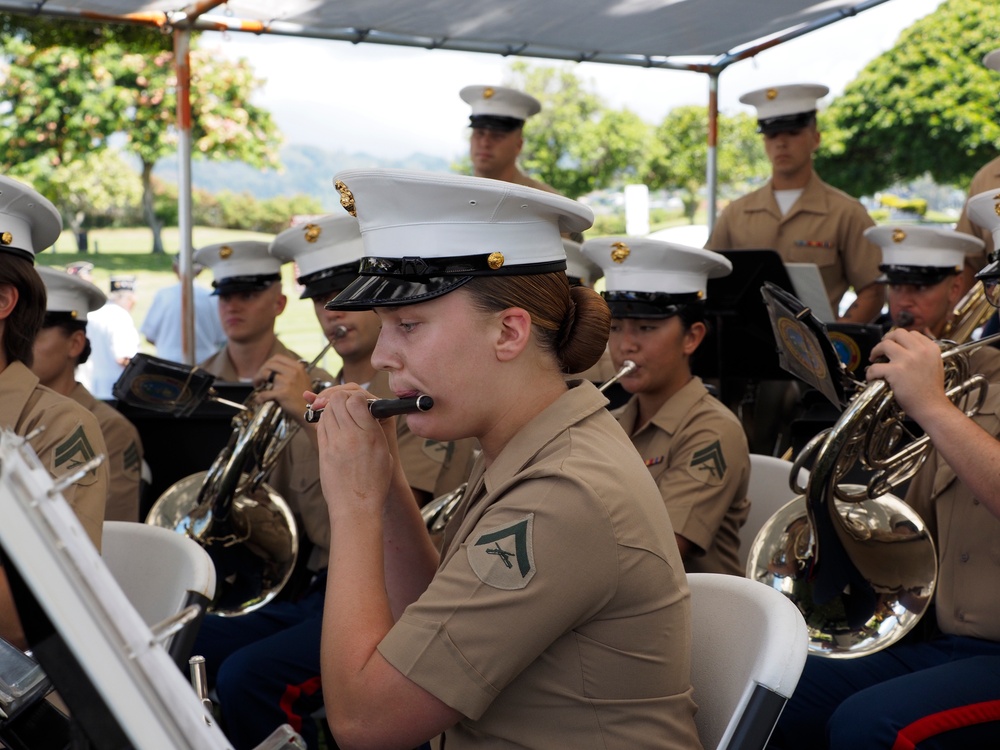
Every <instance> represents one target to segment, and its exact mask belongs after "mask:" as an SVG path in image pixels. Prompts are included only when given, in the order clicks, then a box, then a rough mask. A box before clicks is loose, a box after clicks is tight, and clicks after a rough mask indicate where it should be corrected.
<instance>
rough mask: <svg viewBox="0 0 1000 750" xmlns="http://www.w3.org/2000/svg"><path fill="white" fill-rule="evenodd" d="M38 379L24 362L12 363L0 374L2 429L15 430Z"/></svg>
mask: <svg viewBox="0 0 1000 750" xmlns="http://www.w3.org/2000/svg"><path fill="white" fill-rule="evenodd" d="M37 385H38V377H37V376H36V375H35V373H33V372H32V371H31V370H29V369H28V368H27V367H26V366H25V365H24V364H23V363H22V362H11V363H10V364H9V365H7V367H6V368H4V371H3V372H0V427H4V428H7V429H13V428H14V427H15V426H16V424H17V420H18V418H19V417H20V416H21V412H22V411H23V409H24V405H25V404H26V403H27V402H28V398H29V396H31V392H32V391H33V390H35V386H37Z"/></svg>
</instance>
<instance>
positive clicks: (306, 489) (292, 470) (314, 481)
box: [199, 339, 333, 570]
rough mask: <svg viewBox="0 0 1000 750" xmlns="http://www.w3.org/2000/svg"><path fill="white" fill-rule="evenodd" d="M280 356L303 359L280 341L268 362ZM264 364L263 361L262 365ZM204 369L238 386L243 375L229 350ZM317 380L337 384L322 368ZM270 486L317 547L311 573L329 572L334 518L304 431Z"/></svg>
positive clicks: (315, 373) (278, 465)
mask: <svg viewBox="0 0 1000 750" xmlns="http://www.w3.org/2000/svg"><path fill="white" fill-rule="evenodd" d="M276 354H283V355H285V356H286V357H291V358H292V359H301V358H300V357H299V355H298V354H296V353H295V352H293V351H292V350H291V349H288V348H287V347H286V346H285V345H284V344H282V343H281V342H280V341H279V340H278V339H275V340H274V346H273V347H271V351H269V352H268V353H267V356H266V357H265V358H264V359H265V360H267V359H270V358H271V357H273V356H274V355H276ZM261 364H263V361H262V362H261ZM199 366H200V367H202V368H204V369H205V370H207V371H208V372H210V373H211V374H212V375H215V376H216V377H217V378H219V379H220V380H223V381H230V382H237V381H239V375H238V374H237V372H236V367H235V365H233V362H232V360H231V359H230V358H229V350H228V349H227V348H226V347H223V348H222V349H221V350H219V351H218V352H216V353H215V354H213V355H212V356H211V357H209V358H208V359H206V360H205V361H204V362H202V363H201V364H200V365H199ZM310 374H311V375H312V377H313V379H319V380H333V376H332V375H331V374H330V373H328V372H326V371H325V370H322V369H320V368H315V369H313V371H312V372H311V373H310ZM267 483H268V484H269V485H270V486H271V487H273V488H274V490H275V491H276V492H277V493H278V494H279V495H281V496H282V497H283V498H284V499H285V502H287V503H288V506H289V507H290V508H291V509H292V512H293V513H295V514H296V515H297V516H298V517H299V518H300V519H301V521H302V528H303V530H304V531H305V533H306V536H308V537H309V541H311V542H312V543H313V546H314V549H313V552H312V556H311V557H310V559H309V563H308V566H309V569H310V570H320V569H321V568H325V567H326V564H327V559H328V558H329V556H330V516H329V511H328V510H327V507H326V500H325V499H324V498H323V488H322V487H321V486H320V482H319V454H318V453H317V451H316V448H315V447H314V446H313V443H312V440H310V439H309V436H308V435H307V434H306V433H305V432H303V431H302V430H297V431H296V434H295V435H294V436H293V437H292V439H291V441H290V442H289V443H288V445H286V446H285V448H284V450H283V451H282V452H281V454H280V455H279V456H278V461H277V463H276V464H275V467H274V469H273V470H272V471H271V475H270V476H269V477H268V479H267Z"/></svg>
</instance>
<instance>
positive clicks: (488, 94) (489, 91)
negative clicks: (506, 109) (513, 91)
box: [483, 86, 496, 99]
mask: <svg viewBox="0 0 1000 750" xmlns="http://www.w3.org/2000/svg"><path fill="white" fill-rule="evenodd" d="M495 93H496V91H494V90H493V87H492V86H487V87H486V88H484V89H483V99H492V98H493V95H494V94H495Z"/></svg>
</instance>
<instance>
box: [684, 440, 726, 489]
mask: <svg viewBox="0 0 1000 750" xmlns="http://www.w3.org/2000/svg"><path fill="white" fill-rule="evenodd" d="M688 473H689V474H691V476H693V477H694V478H695V479H698V480H700V481H702V482H704V483H705V484H722V479H723V477H725V476H726V457H725V456H724V455H723V454H722V444H721V443H720V442H719V441H718V440H716V441H715V442H714V443H712V444H711V445H709V446H707V447H705V448H702V449H701V450H697V451H695V453H694V455H693V456H691V463H690V465H689V466H688Z"/></svg>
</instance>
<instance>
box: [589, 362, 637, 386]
mask: <svg viewBox="0 0 1000 750" xmlns="http://www.w3.org/2000/svg"><path fill="white" fill-rule="evenodd" d="M637 367H638V365H637V364H636V363H635V362H633V361H632V360H631V359H626V360H625V361H624V362H622V366H621V369H619V370H618V372H616V373H615V374H614V375H613V376H612V377H610V378H608V380H606V381H605V382H604V383H603V384H602V385H601V387H600V388H598V389H597V390H598V391H600V392H601V393H604V391H606V390H607V389H608V388H610V387H611V386H613V385H614V384H615V383H617V382H618V381H619V380H621V379H622V378H624V377H625V376H626V375H631V374H632V373H633V372H635V370H636V368H637Z"/></svg>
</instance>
